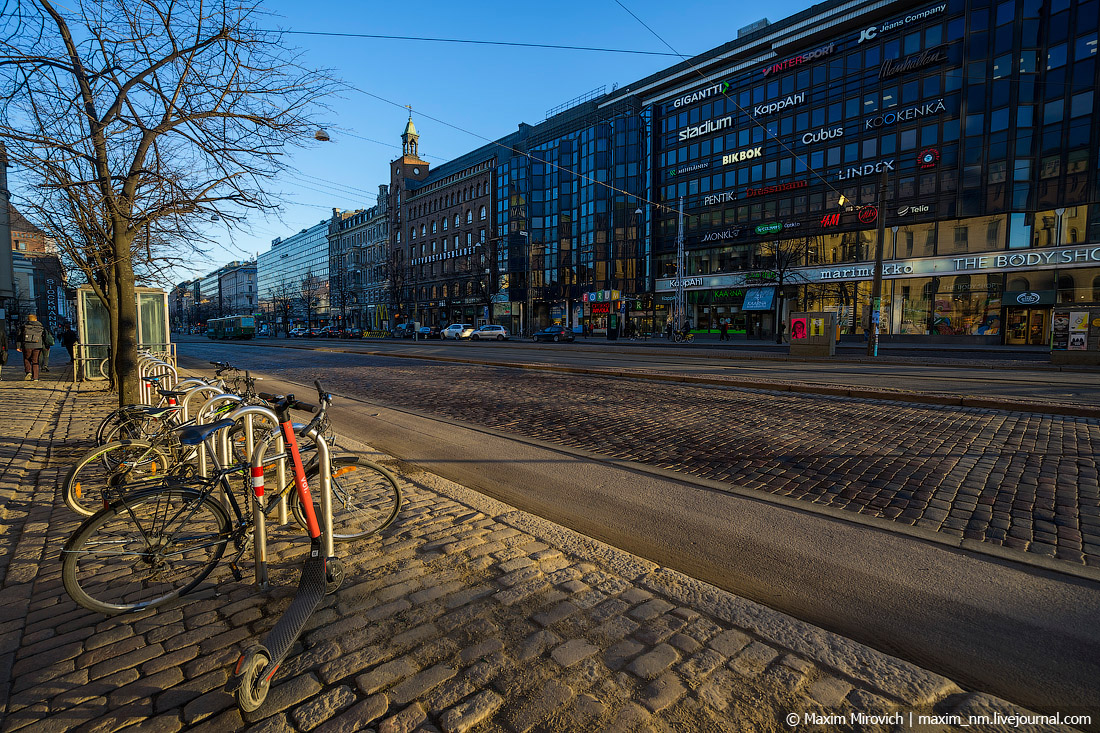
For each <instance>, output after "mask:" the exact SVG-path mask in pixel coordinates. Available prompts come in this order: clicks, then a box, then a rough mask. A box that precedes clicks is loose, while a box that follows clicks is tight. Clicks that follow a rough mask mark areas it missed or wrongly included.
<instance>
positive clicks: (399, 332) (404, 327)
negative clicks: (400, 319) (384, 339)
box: [390, 323, 416, 339]
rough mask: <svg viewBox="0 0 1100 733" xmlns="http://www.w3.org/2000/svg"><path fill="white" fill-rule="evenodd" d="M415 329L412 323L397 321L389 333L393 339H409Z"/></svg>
mask: <svg viewBox="0 0 1100 733" xmlns="http://www.w3.org/2000/svg"><path fill="white" fill-rule="evenodd" d="M415 331H416V326H415V325H414V324H412V323H398V324H397V325H396V326H394V327H393V330H392V331H390V335H391V336H393V337H394V338H395V339H411V338H412V336H413V333H415Z"/></svg>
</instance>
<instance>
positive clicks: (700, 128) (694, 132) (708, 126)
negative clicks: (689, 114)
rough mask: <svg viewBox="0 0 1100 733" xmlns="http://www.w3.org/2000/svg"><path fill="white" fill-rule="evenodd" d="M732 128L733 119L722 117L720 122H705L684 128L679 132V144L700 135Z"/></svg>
mask: <svg viewBox="0 0 1100 733" xmlns="http://www.w3.org/2000/svg"><path fill="white" fill-rule="evenodd" d="M732 126H733V117H723V118H722V119H720V120H707V121H706V122H704V123H703V124H701V125H694V126H692V127H685V128H684V129H683V130H680V135H679V137H680V142H683V141H684V140H690V139H692V138H693V137H699V136H700V135H709V134H710V133H712V132H718V131H719V130H724V129H726V128H727V127H732Z"/></svg>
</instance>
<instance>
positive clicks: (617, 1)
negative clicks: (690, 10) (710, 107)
mask: <svg viewBox="0 0 1100 733" xmlns="http://www.w3.org/2000/svg"><path fill="white" fill-rule="evenodd" d="M615 4H616V5H618V6H619V7H620V8H622V9H623V10H625V11H626V12H627V13H628V14H629V15H630V17H632V18H634V20H636V21H638V22H639V23H640V24H641V25H642V27H643V28H645V29H646V30H647V31H649V32H650V33H652V34H653V35H654V36H656V37H657V40H659V41H660V42H661V43H663V44H665V45H666V46H668V47H669V48H670V49H672V51H673V52H674V53H675V54H676V55H677V56H679V57H680V58H681V59H682V60H683V61H684V62H685V63H686V64H687V65H688V66H690V67H691V70H692V71H694V72H695V73H696V74H698V75H699V76H700V77H702V78H703V80H704V81H705V80H706V78H707V77H706V74H704V73H703V72H702V71H700V70H699V68H698V67H697V66H696V65H695V64H693V63H691V59H690V58H689V57H687V56H684V55H683V54H682V53H680V52H679V51H677V50H676V49H675V48H673V47H672V44H670V43H669V42H668V41H666V40H665V39H664V38H662V37H661V34H660V33H658V32H657V31H655V30H653V29H652V28H650V27H649V25H647V24H646V22H645V21H644V20H642V19H641V18H639V17H638V16H637V15H635V14H634V12H633V11H632V10H631V9H630V8H628V7H626V6H625V5H623V4H622V2H621V0H615ZM718 93H719V94H721V95H722V96H723V97H725V98H726V99H727V100H729V101H730V102H731V103H732V104H733V106H734V107H736V108H737V109H738V110H739V111H740V112H741V113H742V114H744V115H745V116H746V117H748V118H749V119H750V120H751V121H752V123H753V124H754V125H756V126H757V127H759V128H760V129H761V130H763V131H764V136H765V138H770V139H772V140H775V141H776V142H777V143H779V146H780V147H781V148H783V149H784V150H785V151H787V152H788V153H790V155H791V156H793V157H794V159H795V160H797V161H798V162H799V163H801V164H802V165H803V166H805V168H806V170H807V171H808V172H809V173H810V174H812V175H813V176H815V177H816V178H818V179H819V180H820V181H821V182H822V183H824V184H825V185H826V186H828V188H829V190H830V191H832V192H833V193H835V194H836V195H837V197H838V198H839V197H841V196H843V194H842V193H841V192H840V191H838V190H837V189H836V187H835V186H833V184H831V183H829V181H828V179H827V178H825V176H823V175H822V174H821V173H818V172H817V170H816V169H814V168H813V166H811V165H810V164H809V162H808V161H806V160H804V159H803V158H802V157H801V156H799V155H798V153H796V152H794V150H792V149H791V148H790V146H788V145H787V144H786V143H785V142H783V141H782V140H780V139H779V137H778V136H777V135H773V134H771V133H770V132H769V131H768V127H767V125H764V124H762V123H761V122H760V121H759V120H757V119H756V118H755V117H753V116H752V115H751V114H749V111H748V110H747V109H745V108H744V107H742V106H741V105H740V104H738V103H737V100H735V99H734V98H733V97H731V96H729V95H728V94H726V92H724V91H721V90H719V92H718ZM849 200H850V199H849ZM858 206H859V205H858V204H857V207H858Z"/></svg>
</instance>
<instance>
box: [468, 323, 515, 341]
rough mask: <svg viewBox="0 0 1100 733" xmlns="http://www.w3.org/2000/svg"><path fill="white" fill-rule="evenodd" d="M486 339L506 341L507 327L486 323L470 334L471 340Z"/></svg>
mask: <svg viewBox="0 0 1100 733" xmlns="http://www.w3.org/2000/svg"><path fill="white" fill-rule="evenodd" d="M486 339H488V340H492V341H507V340H508V329H507V328H505V327H504V326H494V325H492V324H486V325H484V326H482V327H481V328H478V329H476V330H475V331H474V332H473V333H471V334H470V340H471V341H484V340H486Z"/></svg>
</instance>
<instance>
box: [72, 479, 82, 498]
mask: <svg viewBox="0 0 1100 733" xmlns="http://www.w3.org/2000/svg"><path fill="white" fill-rule="evenodd" d="M73 493H74V494H76V498H77V499H79V498H80V497H81V496H83V495H84V494H83V492H82V491H81V490H80V482H79V481H77V482H76V489H75V490H74V491H73Z"/></svg>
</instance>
